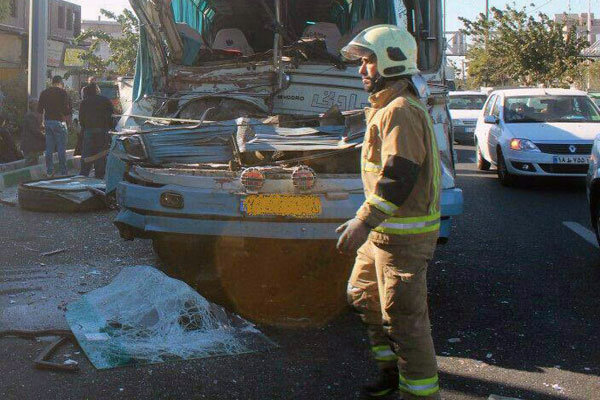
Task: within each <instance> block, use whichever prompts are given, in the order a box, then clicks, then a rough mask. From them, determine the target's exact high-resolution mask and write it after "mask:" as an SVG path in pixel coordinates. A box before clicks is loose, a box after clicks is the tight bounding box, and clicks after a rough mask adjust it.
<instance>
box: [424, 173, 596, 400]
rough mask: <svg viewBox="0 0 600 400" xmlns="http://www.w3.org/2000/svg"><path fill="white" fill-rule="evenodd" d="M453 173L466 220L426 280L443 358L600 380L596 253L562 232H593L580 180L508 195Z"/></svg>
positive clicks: (491, 182)
mask: <svg viewBox="0 0 600 400" xmlns="http://www.w3.org/2000/svg"><path fill="white" fill-rule="evenodd" d="M457 172H458V174H459V176H458V186H459V187H461V188H462V189H463V192H464V198H465V211H464V213H463V215H461V216H459V217H458V218H455V219H454V220H453V228H452V236H451V237H450V241H449V243H448V244H447V245H445V246H440V247H438V251H437V253H436V257H435V259H436V260H438V261H435V262H434V263H432V265H431V267H430V274H429V286H430V306H431V310H432V322H433V324H434V327H433V333H434V335H435V337H434V340H435V342H436V349H437V352H438V354H440V355H448V356H453V357H462V358H469V359H474V360H480V361H483V362H486V363H488V364H490V365H495V366H498V367H502V368H507V369H515V370H521V371H530V372H544V369H548V368H555V367H556V368H560V369H562V370H569V371H573V372H576V373H578V374H582V379H585V376H586V375H588V376H589V375H592V376H598V375H600V369H599V368H598V362H597V360H599V359H600V346H598V342H599V341H600V318H598V310H599V309H600V252H599V251H598V250H597V249H595V248H594V247H592V246H591V245H590V244H589V243H587V242H585V241H584V240H582V239H581V238H580V237H578V236H577V235H576V234H575V233H573V232H571V231H570V230H569V229H568V228H566V227H565V226H563V224H562V222H563V221H577V222H578V223H580V224H582V225H584V226H588V225H589V222H588V221H589V208H588V206H587V201H586V198H585V194H584V185H583V183H582V181H581V180H572V179H567V180H564V179H558V180H552V181H548V180H541V181H538V180H536V182H534V184H533V185H532V186H530V187H521V188H506V187H503V186H502V185H500V183H499V182H497V181H496V180H495V179H480V178H482V177H486V178H487V177H488V175H489V174H490V173H492V172H479V171H473V170H466V169H461V170H458V171H457ZM450 338H460V339H461V341H460V342H459V343H450V342H449V341H448V339H450ZM508 373H510V372H508ZM463 379H464V378H462V377H461V378H460V380H461V381H462V380H463ZM525 398H527V393H525Z"/></svg>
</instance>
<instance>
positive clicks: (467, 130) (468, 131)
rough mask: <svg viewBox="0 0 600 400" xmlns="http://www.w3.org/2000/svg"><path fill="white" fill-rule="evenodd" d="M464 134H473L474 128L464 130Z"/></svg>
mask: <svg viewBox="0 0 600 400" xmlns="http://www.w3.org/2000/svg"><path fill="white" fill-rule="evenodd" d="M465 132H467V133H473V132H475V128H474V127H470V128H465Z"/></svg>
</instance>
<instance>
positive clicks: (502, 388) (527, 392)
mask: <svg viewBox="0 0 600 400" xmlns="http://www.w3.org/2000/svg"><path fill="white" fill-rule="evenodd" d="M439 375H440V380H441V382H443V390H444V391H454V392H460V393H464V394H467V395H475V396H481V397H482V398H487V397H488V396H489V395H490V394H496V395H499V396H503V397H513V398H519V399H548V400H555V399H556V400H558V399H564V398H565V397H564V396H560V395H558V394H557V395H550V394H547V393H543V392H540V391H537V390H533V389H523V388H520V387H517V386H508V385H506V384H501V383H498V382H494V381H491V380H486V379H477V378H473V377H466V376H463V375H456V374H450V373H446V372H440V374H439Z"/></svg>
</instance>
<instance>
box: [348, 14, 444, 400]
mask: <svg viewBox="0 0 600 400" xmlns="http://www.w3.org/2000/svg"><path fill="white" fill-rule="evenodd" d="M342 54H343V55H344V56H345V57H346V58H348V59H352V60H360V62H361V66H360V69H359V73H360V74H361V75H362V83H363V86H364V88H365V90H366V91H367V92H369V93H370V94H371V95H370V97H369V102H370V103H371V107H370V108H367V109H366V110H365V115H366V121H367V129H366V133H365V139H364V143H363V148H362V155H361V162H362V167H361V174H362V180H363V185H364V191H365V197H366V201H365V202H364V203H363V205H362V206H361V207H360V209H359V210H358V211H357V214H356V217H355V218H354V219H352V220H350V221H347V222H346V223H345V224H343V225H342V226H340V227H339V228H338V230H337V232H338V233H341V236H340V239H339V241H338V244H337V246H338V249H339V250H340V251H342V252H345V253H353V254H354V253H356V254H357V255H356V261H355V264H354V268H353V271H352V274H351V277H350V280H349V283H348V292H347V295H348V300H349V302H350V304H351V305H352V306H353V307H354V308H355V309H356V311H357V312H358V314H359V315H360V316H361V319H362V321H363V322H364V323H365V324H366V326H367V330H368V333H369V339H370V342H371V352H372V354H373V356H374V358H375V360H376V361H377V363H378V366H379V368H380V377H379V380H378V382H376V383H374V384H372V385H367V386H365V387H364V391H365V394H366V395H367V396H369V397H380V396H385V395H388V394H390V393H391V392H393V391H395V390H397V389H399V390H400V391H401V392H402V398H403V399H404V400H408V399H439V398H440V394H439V384H438V375H437V364H436V357H435V350H434V347H433V340H432V338H431V327H430V322H429V312H428V306H427V282H426V273H427V264H428V261H429V260H430V259H431V258H432V256H433V253H434V250H435V247H436V243H437V239H438V234H439V226H440V201H439V198H440V164H439V163H440V161H439V158H438V148H437V144H436V139H435V133H434V131H433V122H432V120H431V117H430V115H429V113H428V111H427V109H426V108H425V107H424V105H423V104H422V103H421V102H420V100H419V98H418V97H417V93H418V91H417V89H416V88H415V86H414V84H413V80H412V76H413V75H415V74H418V73H419V71H418V68H417V45H416V42H415V39H414V38H413V36H412V35H411V34H410V33H409V32H408V31H407V30H405V29H401V28H398V27H396V26H394V25H376V26H373V27H370V28H367V29H365V30H364V31H362V32H361V33H360V34H358V35H357V36H356V37H355V38H354V39H353V40H352V41H351V42H350V43H349V44H348V45H347V46H346V47H344V48H343V49H342ZM357 250H358V251H357Z"/></svg>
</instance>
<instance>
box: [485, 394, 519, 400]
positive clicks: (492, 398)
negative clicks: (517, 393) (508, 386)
mask: <svg viewBox="0 0 600 400" xmlns="http://www.w3.org/2000/svg"><path fill="white" fill-rule="evenodd" d="M488 400H521V399H518V398H516V397H504V396H498V395H497V394H490V397H488Z"/></svg>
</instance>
